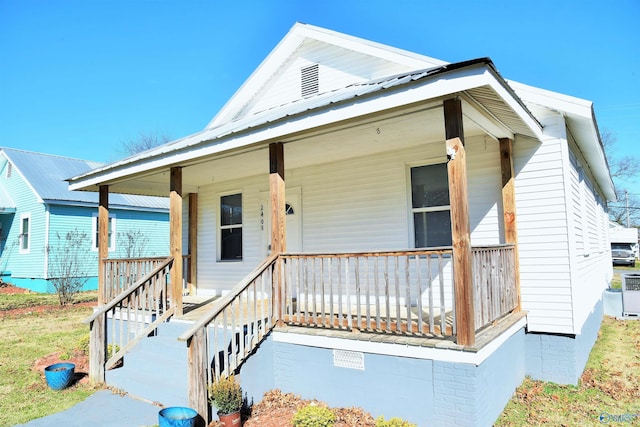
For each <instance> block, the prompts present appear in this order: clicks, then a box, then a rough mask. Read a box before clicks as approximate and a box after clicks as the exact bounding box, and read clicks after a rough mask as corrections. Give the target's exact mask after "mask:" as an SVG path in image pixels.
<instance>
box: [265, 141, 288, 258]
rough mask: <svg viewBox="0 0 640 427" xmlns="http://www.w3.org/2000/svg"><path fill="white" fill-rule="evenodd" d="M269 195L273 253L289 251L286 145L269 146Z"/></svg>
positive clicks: (274, 144)
mask: <svg viewBox="0 0 640 427" xmlns="http://www.w3.org/2000/svg"><path fill="white" fill-rule="evenodd" d="M269 193H270V196H271V251H272V253H282V252H284V251H286V250H287V240H286V230H285V228H286V223H285V203H286V202H285V197H284V144H283V143H282V142H276V143H273V144H269Z"/></svg>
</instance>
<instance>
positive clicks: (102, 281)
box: [98, 185, 114, 305]
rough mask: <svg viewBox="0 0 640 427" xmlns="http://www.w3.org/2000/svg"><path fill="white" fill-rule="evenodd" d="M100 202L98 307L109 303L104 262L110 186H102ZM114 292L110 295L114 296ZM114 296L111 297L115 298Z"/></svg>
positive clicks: (106, 246) (106, 248)
mask: <svg viewBox="0 0 640 427" xmlns="http://www.w3.org/2000/svg"><path fill="white" fill-rule="evenodd" d="M99 194H100V195H99V201H98V305H102V304H104V303H105V302H108V301H107V299H110V298H107V288H106V275H105V271H104V260H105V259H107V258H108V257H109V186H108V185H101V186H100V193H99ZM112 293H113V292H112V290H111V291H110V292H109V295H110V294H112ZM113 296H114V295H111V297H113Z"/></svg>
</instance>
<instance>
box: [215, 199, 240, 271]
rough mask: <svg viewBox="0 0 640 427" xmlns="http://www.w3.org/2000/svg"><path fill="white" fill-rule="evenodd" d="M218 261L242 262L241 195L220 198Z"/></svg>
mask: <svg viewBox="0 0 640 427" xmlns="http://www.w3.org/2000/svg"><path fill="white" fill-rule="evenodd" d="M219 236H220V260H221V261H239V260H242V193H237V194H229V195H225V196H221V197H220V234H219Z"/></svg>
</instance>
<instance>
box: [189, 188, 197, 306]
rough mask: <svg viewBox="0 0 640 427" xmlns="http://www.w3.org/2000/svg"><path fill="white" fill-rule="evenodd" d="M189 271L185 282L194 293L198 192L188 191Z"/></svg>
mask: <svg viewBox="0 0 640 427" xmlns="http://www.w3.org/2000/svg"><path fill="white" fill-rule="evenodd" d="M188 241H189V247H188V252H189V271H188V273H187V274H188V276H187V282H188V284H189V294H190V295H192V294H193V293H194V291H195V290H194V289H193V282H194V281H195V280H196V277H197V276H196V273H197V265H198V263H197V261H198V193H189V237H188Z"/></svg>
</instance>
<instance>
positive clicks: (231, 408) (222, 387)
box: [209, 375, 242, 415]
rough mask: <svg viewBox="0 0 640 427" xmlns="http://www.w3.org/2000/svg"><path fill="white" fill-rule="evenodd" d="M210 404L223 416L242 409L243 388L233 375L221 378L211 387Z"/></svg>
mask: <svg viewBox="0 0 640 427" xmlns="http://www.w3.org/2000/svg"><path fill="white" fill-rule="evenodd" d="M209 403H211V404H213V406H215V407H216V408H217V409H218V413H220V414H223V415H228V414H233V413H234V412H238V411H239V410H240V409H242V388H241V387H240V384H238V383H237V382H236V379H235V377H234V376H233V375H231V376H229V377H227V378H220V379H219V380H218V381H216V382H214V383H213V384H211V385H210V386H209Z"/></svg>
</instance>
